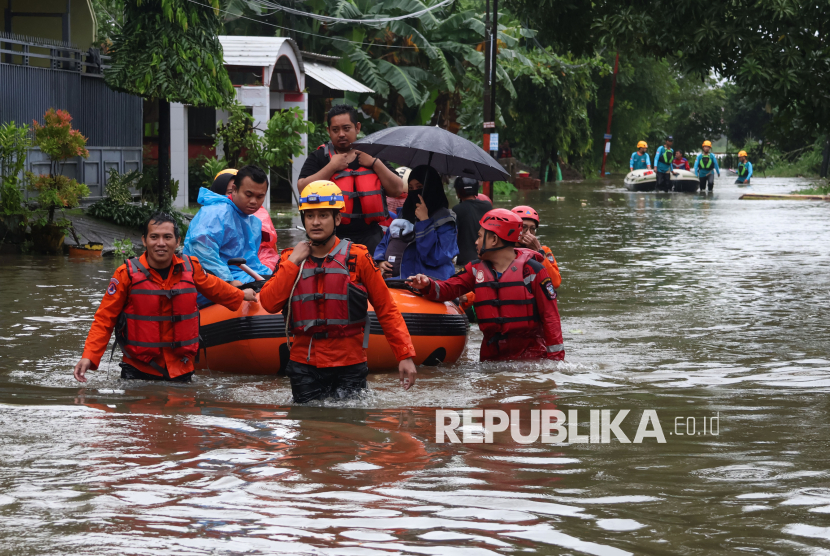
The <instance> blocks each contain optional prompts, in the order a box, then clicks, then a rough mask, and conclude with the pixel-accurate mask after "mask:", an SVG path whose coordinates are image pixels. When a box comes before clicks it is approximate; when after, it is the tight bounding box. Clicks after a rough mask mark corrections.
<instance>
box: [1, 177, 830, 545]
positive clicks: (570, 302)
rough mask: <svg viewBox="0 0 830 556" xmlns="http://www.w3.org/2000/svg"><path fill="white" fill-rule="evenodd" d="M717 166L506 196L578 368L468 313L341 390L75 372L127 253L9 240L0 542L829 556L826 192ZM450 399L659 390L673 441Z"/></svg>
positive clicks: (632, 397) (285, 241) (533, 404)
mask: <svg viewBox="0 0 830 556" xmlns="http://www.w3.org/2000/svg"><path fill="white" fill-rule="evenodd" d="M732 181H734V178H731V179H729V178H726V177H725V178H723V179H720V180H718V181H717V182H716V185H715V193H714V194H710V195H708V196H706V195H690V194H681V193H677V194H654V193H630V192H627V191H626V190H625V189H624V188H623V187H622V181H621V180H609V181H605V182H586V183H580V184H559V185H553V184H550V185H547V186H545V187H544V188H543V190H542V191H538V192H520V193H517V194H514V195H513V197H512V198H510V199H499V200H497V203H496V204H497V205H499V206H503V207H507V208H510V207H511V206H513V205H517V204H530V205H533V206H534V207H537V208H538V209H539V212H540V214H541V217H542V227H541V228H540V236H541V239H542V241H543V243H545V244H547V245H550V246H551V247H552V249H553V251H554V253H555V254H556V257H557V259H558V261H559V265H560V267H561V269H562V276H563V284H562V287H561V288H560V290H559V292H558V293H559V310H560V312H561V315H562V328H563V331H564V337H565V346H566V352H567V357H566V362H565V363H563V364H555V363H552V362H550V363H548V362H545V363H532V364H529V363H524V364H510V365H508V364H484V365H482V364H479V363H478V362H477V360H478V344H479V342H480V338H481V334H480V332H479V331H478V329H477V328H476V327H475V326H473V327H472V328H471V331H470V338H469V341H468V348H467V350H466V352H465V354H464V355H463V356H462V359H461V360H460V361H459V363H458V364H456V365H452V366H444V367H429V368H421V369H419V375H418V382H417V385H416V386H415V388H414V389H413V390H412V391H410V392H402V391H401V390H400V388H399V386H398V382H397V376H396V374H375V375H372V376H370V386H371V393H370V394H368V395H367V396H365V397H363V398H361V399H359V400H354V401H351V402H348V403H334V402H331V403H321V404H316V405H312V406H306V407H300V406H293V405H292V404H291V394H290V389H289V385H288V382H287V380H286V379H285V378H282V377H261V376H245V375H219V374H217V373H202V374H200V375H198V376H197V377H196V380H195V381H194V383H193V384H189V385H162V384H146V383H140V382H126V381H122V380H120V379H119V378H117V377H118V370H119V369H118V367H117V365H116V362H115V361H113V362H112V363H109V362H108V360H109V355H107V356H106V357H105V361H106V362H107V363H106V364H104V365H102V368H101V370H100V371H99V372H91V373H89V375H88V376H90V380H89V382H88V383H87V385H86V386H85V387H81V386H79V385H78V383H76V382H75V381H74V379H73V378H72V377H71V368H72V366H73V365H74V363H75V362H76V361H77V359H78V358H79V357H80V354H81V348H82V345H83V342H84V338H85V336H86V333H87V330H88V329H89V325H90V322H91V320H92V315H93V313H94V311H95V308H96V306H97V304H98V302H99V300H100V298H101V297H102V295H103V293H104V290H105V289H106V286H107V283H108V281H109V278H110V276H111V275H112V272H113V270H114V269H115V268H116V266H117V264H118V261H115V260H114V259H103V260H99V261H97V262H83V261H76V260H70V259H69V258H67V257H45V256H4V257H2V258H0V291H2V295H1V296H0V541H1V542H0V553H2V554H117V555H123V554H154V555H157V554H237V553H238V554H242V553H245V554H346V555H375V554H377V555H389V554H437V555H444V554H447V555H458V556H478V555H492V554H519V553H526V552H527V553H538V554H557V555H558V554H594V555H600V556H616V555H622V554H638V555H639V554H655V555H662V554H666V555H668V554H695V555H697V554H700V555H712V554H730V555H734V554H742V553H753V554H830V423H829V422H828V409H829V408H830V403H828V399H830V398H828V393H830V354H828V350H830V347H829V346H830V296H828V291H830V247H828V239H830V203H820V202H795V201H740V200H738V197H739V196H740V194H741V193H742V192H744V191H746V189H739V188H738V187H737V186H735V185H732ZM798 184H799V181H798V180H784V179H772V178H770V179H763V178H761V179H757V180H756V178H755V177H753V185H752V188H751V191H756V192H778V193H788V192H790V191H792V190H793V189H796V185H798ZM552 196H558V197H560V199H559V200H554V201H551V200H550V198H551V197H552ZM279 226H280V225H279V224H278V227H279ZM286 227H287V226H286ZM287 236H288V234H283V237H280V247H285V246H287V245H289V244H291V243H292V242H293V241H296V239H297V237H296V236H295V237H294V238H292V237H287ZM116 359H117V357H116ZM440 409H447V410H461V409H502V410H505V411H507V412H508V413H509V411H510V410H518V412H519V413H518V415H519V417H520V419H521V422H520V423H519V424H520V429H519V431H520V432H521V433H522V434H530V433H531V432H532V430H531V417H532V416H533V415H534V414H533V413H531V411H532V410H551V409H556V410H560V411H562V412H563V413H565V414H568V413H569V411H573V410H575V411H576V412H577V415H578V423H579V426H578V427H577V428H575V429H574V432H576V433H579V434H581V435H585V436H588V435H589V434H590V433H591V419H590V418H591V413H590V412H591V410H595V411H597V412H599V411H601V410H603V409H607V410H610V413H611V416H614V415H616V414H617V413H618V412H620V411H621V410H624V409H628V410H630V414H629V415H628V417H626V419H625V420H624V421H623V422H622V424H621V425H620V429H621V430H622V431H623V432H624V433H625V434H626V435H627V438H628V439H633V438H634V435H635V433H636V431H637V429H638V425H639V423H640V419H641V416H642V415H644V414H645V413H644V412H646V411H654V415H656V416H657V417H658V418H659V425H660V428H661V430H662V432H663V433H664V436H665V443H661V442H658V439H656V438H653V437H646V438H645V439H643V440H642V442H641V443H634V442H631V443H621V442H619V441H618V440H617V439H616V438H615V437H613V436H612V438H611V442H607V443H604V442H599V443H591V442H588V443H577V442H567V443H554V444H551V443H543V442H541V440H537V441H535V442H530V443H527V444H524V443H519V442H517V441H515V440H514V439H513V437H512V435H511V433H510V432H504V433H496V434H495V435H494V439H493V442H492V443H466V444H464V443H459V444H454V443H450V442H441V443H439V442H436V430H435V429H436V410H440ZM468 428H469V429H470V430H469V431H468V432H469V435H470V437H474V436H475V434H476V433H475V431H474V430H472V429H475V428H476V427H475V426H470V427H468ZM649 429H652V426H649ZM457 432H458V434H459V435H461V433H462V431H461V429H459V430H458V431H457Z"/></svg>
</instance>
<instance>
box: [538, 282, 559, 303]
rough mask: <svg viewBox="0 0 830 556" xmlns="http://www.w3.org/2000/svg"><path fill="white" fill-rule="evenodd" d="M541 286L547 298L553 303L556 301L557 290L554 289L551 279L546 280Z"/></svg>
mask: <svg viewBox="0 0 830 556" xmlns="http://www.w3.org/2000/svg"><path fill="white" fill-rule="evenodd" d="M539 285H540V286H541V287H542V291H543V292H545V297H547V298H548V299H550V300H551V301H553V300H554V299H556V290H555V289H553V282H551V281H550V278H545V279H544V280H542V283H541V284H539Z"/></svg>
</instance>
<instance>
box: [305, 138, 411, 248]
mask: <svg viewBox="0 0 830 556" xmlns="http://www.w3.org/2000/svg"><path fill="white" fill-rule="evenodd" d="M358 150H359V149H358ZM329 160H331V159H330V158H329V157H328V156H326V152H325V150H323V149H322V148H318V149H317V150H316V151H314V152H313V153H311V154H309V155H308V158H307V159H306V161H305V164H303V168H302V170H300V178H299V179H303V178H307V177H309V176H313V175H314V174H316V173H317V172H319V171H320V170H322V169H323V168H325V167H326V165H327V164H328V163H329ZM381 162H383V163H384V164H386V162H384V161H382V160H381ZM386 167H387V168H389V169H390V170H392V171H394V169H393V168H392V167H391V166H389V164H386ZM348 168H349V170H357V169H358V168H360V163H359V162H358V161H357V158H355V159H354V160H353V161H352V163H351V164H349V166H348ZM328 179H331V176H329V177H328ZM384 195H385V193H384ZM352 212H353V213H358V212H361V206H360V198H359V197H355V198H354V201H353V206H352ZM378 234H383V231H382V230H381V228H380V224H378V223H377V222H374V223H372V224H366V222H364V221H363V220H358V219H356V218H352V220H351V222H349V223H348V224H341V225H339V226H338V227H337V237H339V238H349V239H351V240H353V241H354V242H355V243H360V244H364V243H363V241H361V240H363V239H365V238H367V237H371V236H376V235H378ZM364 245H365V244H364Z"/></svg>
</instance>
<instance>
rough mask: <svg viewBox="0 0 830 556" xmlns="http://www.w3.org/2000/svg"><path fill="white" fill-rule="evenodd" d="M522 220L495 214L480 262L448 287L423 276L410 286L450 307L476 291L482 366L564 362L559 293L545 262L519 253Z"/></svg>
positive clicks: (479, 244)
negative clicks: (487, 362) (490, 362)
mask: <svg viewBox="0 0 830 556" xmlns="http://www.w3.org/2000/svg"><path fill="white" fill-rule="evenodd" d="M521 232H522V219H521V218H519V216H518V215H516V214H514V213H512V212H510V211H509V210H506V209H494V210H491V211H490V212H488V213H487V214H485V215H484V217H483V218H482V219H481V230H479V233H478V240H477V241H476V248H477V249H478V253H479V257H480V260H477V261H474V262H471V263H467V266H465V267H464V268H463V269H462V270H461V271H459V272H458V273H457V274H456V275H455V276H453V277H452V278H450V279H449V280H446V281H440V280H433V279H432V278H429V277H427V276H424V275H423V274H418V275H416V276H411V277H410V278H409V280H408V282H409V283H410V285H411V286H412V287H413V288H415V289H417V290H418V291H420V292H421V294H422V295H423V296H424V297H426V298H428V299H431V300H433V301H449V300H452V299H455V298H456V297H458V296H459V295H462V294H465V293H467V292H470V291H472V292H473V293H474V294H475V303H474V306H475V310H476V314H477V316H478V325H479V328H480V329H481V332H482V333H483V334H484V339H483V340H482V342H481V355H480V359H481V361H512V360H522V359H553V360H560V361H561V360H563V359H564V358H565V346H564V344H563V340H562V328H561V324H560V322H559V310H558V309H557V306H556V290H555V289H554V287H553V283H552V282H551V279H550V277H549V276H548V272H547V270H545V267H544V265H543V264H542V260H543V259H544V257H542V255H540V254H539V253H537V252H535V251H531V250H530V249H522V248H517V246H516V241H517V240H518V238H519V235H520V234H521Z"/></svg>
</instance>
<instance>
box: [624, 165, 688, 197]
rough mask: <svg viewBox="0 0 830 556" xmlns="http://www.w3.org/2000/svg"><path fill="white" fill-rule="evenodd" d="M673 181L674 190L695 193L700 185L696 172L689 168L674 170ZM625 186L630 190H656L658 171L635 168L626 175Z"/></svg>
mask: <svg viewBox="0 0 830 556" xmlns="http://www.w3.org/2000/svg"><path fill="white" fill-rule="evenodd" d="M674 172H675V173H676V174H677V175H674V174H672V177H671V183H672V189H673V190H674V191H682V192H684V193H694V192H696V191H697V190H698V187H699V186H700V181H699V180H698V178H697V176H696V175H695V174H694V172H689V171H688V170H674ZM624 182H625V188H626V189H628V190H629V191H656V190H657V173H656V172H655V171H654V170H634V171H633V172H629V173H628V175H627V176H625V180H624Z"/></svg>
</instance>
